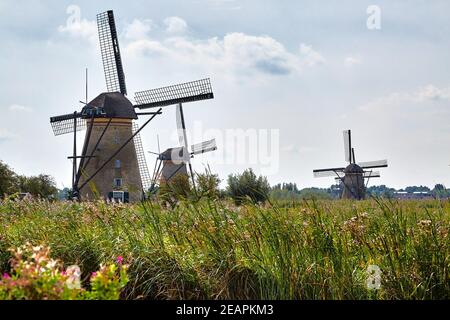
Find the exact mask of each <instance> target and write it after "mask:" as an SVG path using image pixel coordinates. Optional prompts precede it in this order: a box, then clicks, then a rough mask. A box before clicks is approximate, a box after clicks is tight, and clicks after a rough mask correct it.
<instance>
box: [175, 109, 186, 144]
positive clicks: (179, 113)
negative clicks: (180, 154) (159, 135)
mask: <svg viewBox="0 0 450 320" xmlns="http://www.w3.org/2000/svg"><path fill="white" fill-rule="evenodd" d="M176 118H177V132H178V141H179V142H180V146H181V147H183V148H186V150H188V142H187V135H186V124H185V122H184V113H183V106H182V105H181V104H178V105H177V110H176Z"/></svg>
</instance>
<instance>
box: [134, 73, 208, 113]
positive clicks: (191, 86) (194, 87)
mask: <svg viewBox="0 0 450 320" xmlns="http://www.w3.org/2000/svg"><path fill="white" fill-rule="evenodd" d="M208 99H214V93H213V91H212V87H211V81H210V79H209V78H208V79H202V80H197V81H192V82H187V83H182V84H177V85H173V86H169V87H163V88H159V89H153V90H147V91H141V92H136V93H135V100H136V103H137V105H136V106H135V107H136V108H139V109H148V108H156V107H165V106H170V105H174V104H179V103H187V102H194V101H200V100H208Z"/></svg>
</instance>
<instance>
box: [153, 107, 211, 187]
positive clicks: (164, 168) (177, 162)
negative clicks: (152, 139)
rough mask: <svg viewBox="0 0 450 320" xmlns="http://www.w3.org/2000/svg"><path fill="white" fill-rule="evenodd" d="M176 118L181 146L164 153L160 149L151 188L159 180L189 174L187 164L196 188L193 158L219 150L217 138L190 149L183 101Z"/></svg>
mask: <svg viewBox="0 0 450 320" xmlns="http://www.w3.org/2000/svg"><path fill="white" fill-rule="evenodd" d="M176 120H177V129H178V139H179V143H180V147H176V148H170V149H167V150H166V151H164V152H163V153H160V151H158V152H159V153H158V157H157V160H156V164H155V170H154V173H153V178H152V187H151V189H154V187H155V186H156V185H157V184H158V183H159V182H169V181H170V180H172V179H173V178H174V177H176V176H178V175H182V174H184V175H187V168H186V166H187V165H188V166H189V171H190V175H191V179H192V184H193V186H194V189H195V177H194V172H193V170H192V165H191V159H192V158H194V156H196V155H199V154H203V153H207V152H212V151H215V150H217V144H216V140H215V139H213V140H209V141H205V142H202V143H199V144H195V145H193V146H191V150H189V144H188V141H187V134H186V123H185V119H184V112H183V105H182V104H181V103H180V104H178V105H177V109H176ZM158 145H159V143H158Z"/></svg>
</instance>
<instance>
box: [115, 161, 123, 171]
mask: <svg viewBox="0 0 450 320" xmlns="http://www.w3.org/2000/svg"><path fill="white" fill-rule="evenodd" d="M121 167H122V164H121V162H120V160H116V161H114V168H116V169H120V168H121Z"/></svg>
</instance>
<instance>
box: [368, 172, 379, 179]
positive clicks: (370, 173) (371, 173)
mask: <svg viewBox="0 0 450 320" xmlns="http://www.w3.org/2000/svg"><path fill="white" fill-rule="evenodd" d="M380 177H381V175H380V172H379V171H366V172H364V178H380Z"/></svg>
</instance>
